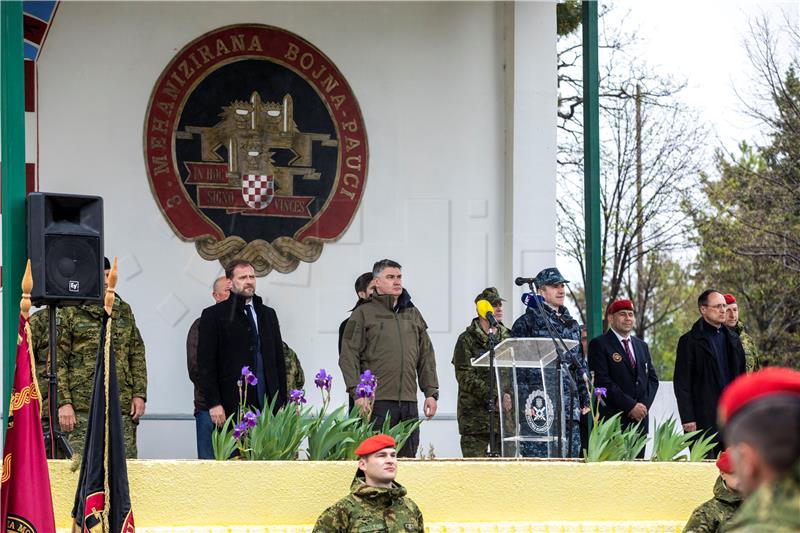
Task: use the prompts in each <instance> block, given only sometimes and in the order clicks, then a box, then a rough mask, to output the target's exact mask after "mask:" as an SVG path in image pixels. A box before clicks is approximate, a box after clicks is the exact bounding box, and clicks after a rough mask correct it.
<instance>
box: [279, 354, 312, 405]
mask: <svg viewBox="0 0 800 533" xmlns="http://www.w3.org/2000/svg"><path fill="white" fill-rule="evenodd" d="M283 357H284V359H286V394H287V399H288V394H289V392H290V391H291V390H292V389H298V390H302V388H303V386H304V385H305V384H306V376H305V374H304V373H303V367H302V366H300V359H298V357H297V353H295V351H294V350H292V349H291V348H290V347H289V345H288V344H286V343H285V342H284V343H283Z"/></svg>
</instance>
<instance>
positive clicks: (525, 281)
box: [514, 278, 536, 287]
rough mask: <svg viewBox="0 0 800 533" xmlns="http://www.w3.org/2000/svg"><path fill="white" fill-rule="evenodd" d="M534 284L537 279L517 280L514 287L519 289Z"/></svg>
mask: <svg viewBox="0 0 800 533" xmlns="http://www.w3.org/2000/svg"><path fill="white" fill-rule="evenodd" d="M532 283H536V278H517V279H515V280H514V285H516V286H517V287H522V286H523V285H531V284H532Z"/></svg>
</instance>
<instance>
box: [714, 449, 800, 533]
mask: <svg viewBox="0 0 800 533" xmlns="http://www.w3.org/2000/svg"><path fill="white" fill-rule="evenodd" d="M722 531H726V532H727V531H735V532H736V533H762V532H763V533H789V532H797V531H800V461H798V462H796V463H795V464H794V466H793V467H792V470H791V471H790V472H789V473H788V474H786V475H785V476H783V477H782V478H781V479H779V480H777V481H776V482H775V483H771V484H768V485H764V486H762V487H760V488H759V489H758V490H757V491H755V492H754V493H753V494H752V495H751V496H750V497H749V498H747V499H746V500H745V502H744V503H743V504H742V506H741V507H740V508H739V512H737V513H736V514H735V515H733V518H732V519H731V520H730V521H729V522H728V523H727V524H726V525H725V527H724V528H723V529H722Z"/></svg>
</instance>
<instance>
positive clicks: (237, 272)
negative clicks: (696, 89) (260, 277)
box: [197, 259, 286, 426]
mask: <svg viewBox="0 0 800 533" xmlns="http://www.w3.org/2000/svg"><path fill="white" fill-rule="evenodd" d="M225 276H226V277H227V278H228V279H229V280H231V295H230V297H229V298H228V299H227V300H225V301H223V302H220V303H218V304H216V305H213V306H211V307H208V308H206V309H205V310H203V314H202V315H201V316H200V338H199V343H198V350H197V363H198V370H199V382H198V388H199V389H200V392H201V394H202V395H203V397H204V398H205V399H206V403H207V405H208V406H209V414H210V415H211V420H212V421H213V422H214V424H216V425H217V426H221V425H222V424H223V423H224V422H225V419H226V418H227V417H228V416H230V415H231V414H235V413H236V410H237V409H238V407H239V388H238V386H237V381H238V380H240V379H241V378H242V368H243V367H245V366H247V367H249V369H250V371H251V372H252V373H253V374H254V375H255V380H252V381H254V382H253V383H250V384H248V386H247V398H246V400H245V404H246V406H253V407H257V408H259V409H263V407H264V401H265V398H266V401H271V400H272V398H273V397H274V396H275V395H277V400H276V403H275V408H276V409H277V408H279V407H281V406H282V405H283V404H284V403H285V401H286V363H285V360H284V357H283V340H282V339H281V330H280V326H279V324H278V316H277V315H276V314H275V310H274V309H272V308H271V307H267V306H266V305H264V304H263V303H262V300H261V298H259V297H258V296H256V294H255V291H256V277H255V270H254V269H253V266H252V265H251V264H250V263H249V262H248V261H244V260H239V259H237V260H234V261H232V262H231V263H230V264H229V265H228V266H227V267H226V269H225Z"/></svg>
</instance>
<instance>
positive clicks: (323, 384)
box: [314, 368, 333, 390]
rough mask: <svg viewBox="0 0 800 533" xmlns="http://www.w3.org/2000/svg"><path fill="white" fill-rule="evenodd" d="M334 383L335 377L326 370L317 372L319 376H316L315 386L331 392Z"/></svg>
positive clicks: (321, 369) (322, 369)
mask: <svg viewBox="0 0 800 533" xmlns="http://www.w3.org/2000/svg"><path fill="white" fill-rule="evenodd" d="M332 383H333V376H331V375H330V374H328V373H327V372H326V371H325V369H324V368H320V369H319V372H317V375H316V376H314V385H316V386H317V388H320V389H322V390H331V384H332Z"/></svg>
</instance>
